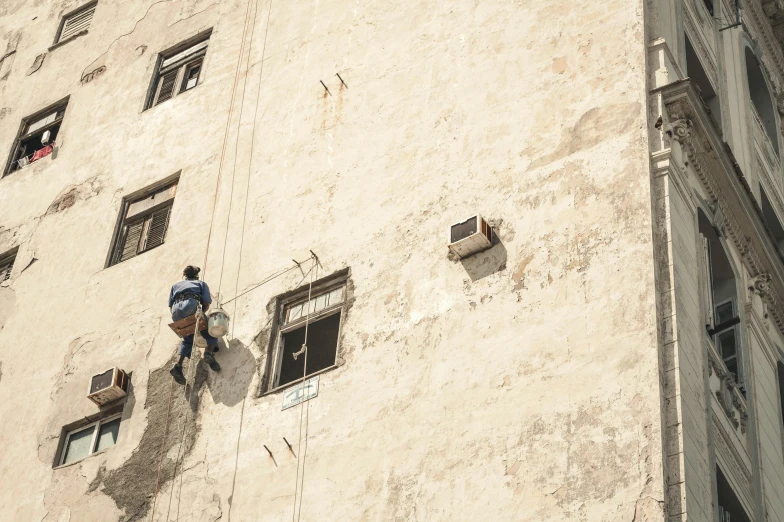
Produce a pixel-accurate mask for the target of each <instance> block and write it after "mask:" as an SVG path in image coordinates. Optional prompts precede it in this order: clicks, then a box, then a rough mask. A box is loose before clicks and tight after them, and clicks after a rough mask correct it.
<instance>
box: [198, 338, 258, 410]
mask: <svg viewBox="0 0 784 522" xmlns="http://www.w3.org/2000/svg"><path fill="white" fill-rule="evenodd" d="M219 346H220V350H219V351H218V353H217V354H216V355H215V358H216V359H217V361H218V362H219V363H220V365H221V370H220V372H219V373H218V374H217V375H215V374H213V375H210V374H212V373H213V372H212V371H211V370H209V368H208V367H207V365H206V364H205V363H204V361H203V360H202V361H201V364H199V367H198V370H197V373H196V388H197V389H199V388H200V387H201V383H202V382H203V381H204V380H207V389H208V390H209V391H210V394H211V395H212V400H213V401H214V402H215V404H223V405H225V406H229V407H231V406H235V405H237V404H239V403H240V402H242V399H244V398H245V397H246V396H247V395H248V387H249V386H250V383H251V381H252V380H253V375H254V374H255V373H256V359H255V357H253V353H252V352H251V351H250V348H248V347H247V346H245V345H243V344H242V343H241V342H240V341H239V340H237V339H233V340H231V341H229V344H228V346H227V345H226V343H225V342H224V340H223V339H221V340H220V342H219Z"/></svg>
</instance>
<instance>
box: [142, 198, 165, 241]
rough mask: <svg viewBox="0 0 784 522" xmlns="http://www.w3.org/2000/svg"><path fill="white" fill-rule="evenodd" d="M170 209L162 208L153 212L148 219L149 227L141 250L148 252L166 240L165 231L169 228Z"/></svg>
mask: <svg viewBox="0 0 784 522" xmlns="http://www.w3.org/2000/svg"><path fill="white" fill-rule="evenodd" d="M171 209H172V208H171V206H169V207H166V208H163V209H161V210H158V211H156V212H154V213H153V215H152V216H151V217H150V225H149V227H148V228H147V237H146V238H145V241H144V248H143V249H142V250H149V249H151V248H155V247H157V246H159V245H162V244H163V241H164V239H166V229H168V228H169V216H170V215H171Z"/></svg>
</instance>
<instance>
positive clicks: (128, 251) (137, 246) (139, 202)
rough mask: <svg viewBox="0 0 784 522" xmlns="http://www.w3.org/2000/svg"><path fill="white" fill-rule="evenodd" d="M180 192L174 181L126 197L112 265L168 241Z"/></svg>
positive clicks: (113, 250) (110, 263)
mask: <svg viewBox="0 0 784 522" xmlns="http://www.w3.org/2000/svg"><path fill="white" fill-rule="evenodd" d="M176 193H177V181H174V182H169V183H166V184H165V185H163V186H159V187H158V188H153V189H151V190H147V191H145V193H144V195H142V196H139V197H135V198H127V199H125V200H124V202H123V207H122V212H121V214H120V220H121V221H120V223H119V230H118V232H117V234H116V241H115V243H114V246H113V249H112V255H111V258H110V262H109V265H110V266H111V265H116V264H117V263H122V262H123V261H127V260H128V259H131V258H132V257H136V256H137V255H139V254H141V253H142V252H146V251H148V250H152V249H153V248H155V247H157V246H160V245H162V244H163V243H164V241H165V240H166V231H167V229H168V228H169V217H170V216H171V210H172V205H173V204H174V196H175V194H176Z"/></svg>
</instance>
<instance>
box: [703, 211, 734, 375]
mask: <svg viewBox="0 0 784 522" xmlns="http://www.w3.org/2000/svg"><path fill="white" fill-rule="evenodd" d="M698 216H699V217H698V222H699V232H700V239H701V241H702V259H703V260H702V264H703V267H702V268H703V277H704V279H705V282H706V284H707V288H706V289H705V291H706V294H707V295H706V296H705V303H706V308H708V316H707V321H706V323H707V324H706V329H707V331H708V335H710V336H711V337H712V339H713V342H714V345H715V346H716V350H717V351H718V352H719V354H720V355H721V358H722V359H723V360H724V364H725V365H726V366H727V369H728V370H729V371H730V372H731V373H732V374H733V375H734V377H735V382H737V383H738V384H739V386H740V389H741V391H743V386H742V382H743V381H742V366H741V360H740V354H741V350H740V342H739V340H740V317H739V312H738V291H737V281H736V279H735V272H734V271H733V270H732V265H731V264H730V260H729V257H728V256H727V253H726V251H725V250H724V245H722V243H721V239H720V238H719V235H718V233H717V232H716V229H715V228H714V227H713V225H712V224H711V222H710V220H709V219H708V217H707V216H706V215H705V213H704V212H703V211H702V209H699V211H698Z"/></svg>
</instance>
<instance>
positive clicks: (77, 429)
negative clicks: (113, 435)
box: [55, 412, 122, 468]
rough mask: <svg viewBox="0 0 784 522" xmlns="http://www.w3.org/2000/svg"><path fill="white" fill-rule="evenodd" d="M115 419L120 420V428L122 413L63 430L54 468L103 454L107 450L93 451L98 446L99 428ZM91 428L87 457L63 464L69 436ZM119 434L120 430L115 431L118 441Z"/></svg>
mask: <svg viewBox="0 0 784 522" xmlns="http://www.w3.org/2000/svg"><path fill="white" fill-rule="evenodd" d="M117 419H120V426H122V412H118V413H113V414H111V415H107V416H106V417H102V418H100V419H97V420H94V421H92V422H89V423H87V424H83V425H81V426H77V427H74V428H72V429H70V430H63V431H64V433H63V435H61V440H62V446H61V448H60V454H59V455H58V457H57V466H55V467H56V468H59V467H62V466H70V465H71V464H76V463H77V462H81V461H83V460H84V459H86V458H88V457H90V456H92V455H97V454H99V453H103V452H104V451H107V450H108V449H109V448H106V449H102V450H100V451H96V450H95V448H96V447H97V445H98V434H99V433H100V432H101V426H102V425H104V424H108V423H110V422H112V421H114V420H117ZM91 427H92V429H93V436H92V438H91V439H90V451H89V453H87V455H85V456H84V457H81V458H79V459H76V460H74V461H72V462H65V457H66V456H67V455H68V443H69V442H70V440H71V436H72V435H74V434H76V433H81V432H82V431H85V430H87V429H89V428H91ZM119 433H120V430H119V429H118V430H117V438H118V440H119V437H120V435H119ZM116 445H117V444H116V443H115V444H114V445H113V446H116Z"/></svg>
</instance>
